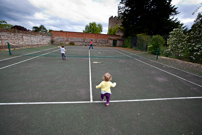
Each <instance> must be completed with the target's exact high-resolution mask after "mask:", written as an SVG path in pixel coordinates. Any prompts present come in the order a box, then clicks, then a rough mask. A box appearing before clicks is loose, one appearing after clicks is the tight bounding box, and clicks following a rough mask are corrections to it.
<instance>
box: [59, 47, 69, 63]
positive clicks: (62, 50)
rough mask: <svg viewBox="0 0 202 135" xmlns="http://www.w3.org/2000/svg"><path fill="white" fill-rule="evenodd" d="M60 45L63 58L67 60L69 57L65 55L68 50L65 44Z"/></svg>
mask: <svg viewBox="0 0 202 135" xmlns="http://www.w3.org/2000/svg"><path fill="white" fill-rule="evenodd" d="M58 47H59V48H60V50H61V55H62V60H67V57H66V55H65V52H66V50H65V48H64V46H58Z"/></svg>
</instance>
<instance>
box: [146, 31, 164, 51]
mask: <svg viewBox="0 0 202 135" xmlns="http://www.w3.org/2000/svg"><path fill="white" fill-rule="evenodd" d="M164 44H165V40H164V39H163V37H162V36H160V35H155V36H152V38H151V41H150V43H149V46H148V48H149V50H148V52H149V53H151V54H156V51H157V49H158V52H159V54H160V52H161V49H162V46H163V45H164Z"/></svg>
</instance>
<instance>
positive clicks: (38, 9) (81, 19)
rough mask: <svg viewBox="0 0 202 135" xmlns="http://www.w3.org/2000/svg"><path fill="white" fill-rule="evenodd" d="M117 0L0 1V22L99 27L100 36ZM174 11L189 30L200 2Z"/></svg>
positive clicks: (179, 2) (179, 1)
mask: <svg viewBox="0 0 202 135" xmlns="http://www.w3.org/2000/svg"><path fill="white" fill-rule="evenodd" d="M120 1H121V0H0V20H4V21H6V22H7V23H8V24H12V25H20V26H23V27H25V28H27V29H30V30H32V27H33V26H40V25H41V24H42V25H44V26H45V27H46V28H47V29H52V30H63V31H73V32H83V30H84V29H85V25H87V24H89V23H90V22H96V23H101V24H102V26H103V32H102V34H106V33H107V30H108V21H109V17H110V16H117V11H118V4H119V3H120ZM172 4H173V5H175V6H176V7H178V9H177V11H179V12H180V13H179V15H177V16H176V18H178V20H180V21H181V22H182V23H184V24H185V25H187V27H188V28H190V27H191V26H192V24H193V22H194V20H195V19H196V16H197V14H198V13H199V12H202V7H201V8H199V10H198V12H197V13H196V14H194V15H192V13H193V12H194V11H195V10H196V9H197V8H198V7H199V6H202V1H201V0H173V1H172Z"/></svg>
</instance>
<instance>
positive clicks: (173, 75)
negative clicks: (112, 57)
mask: <svg viewBox="0 0 202 135" xmlns="http://www.w3.org/2000/svg"><path fill="white" fill-rule="evenodd" d="M117 52H118V53H121V54H123V55H125V56H128V57H130V58H132V59H134V60H137V61H139V62H141V63H144V64H146V65H148V66H151V67H153V68H156V69H158V70H160V71H163V72H165V73H167V74H170V75H172V76H175V77H177V78H179V79H182V80H184V81H186V82H189V83H192V84H194V85H196V86H199V87H202V85H200V84H197V83H194V82H192V81H189V80H187V79H184V78H182V77H180V76H177V75H175V74H172V73H170V72H168V71H165V70H163V69H161V68H158V67H155V66H153V65H151V64H148V63H146V62H143V61H141V60H138V59H136V58H134V57H131V56H129V55H127V54H124V53H122V52H119V51H117Z"/></svg>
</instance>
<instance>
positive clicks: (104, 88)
mask: <svg viewBox="0 0 202 135" xmlns="http://www.w3.org/2000/svg"><path fill="white" fill-rule="evenodd" d="M115 86H116V83H115V82H114V83H112V82H111V81H108V82H106V81H102V82H101V83H100V84H99V85H97V86H96V89H99V88H101V93H102V94H105V93H110V94H111V89H110V88H111V87H115Z"/></svg>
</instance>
